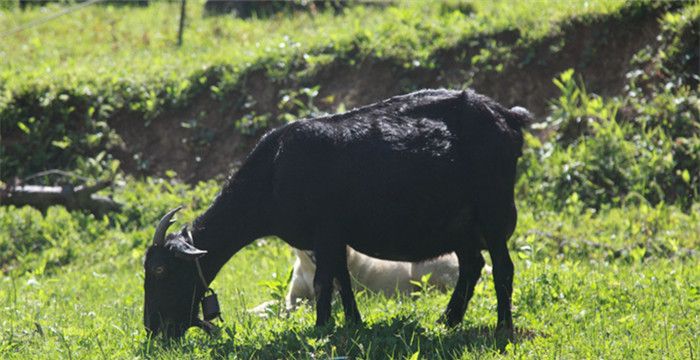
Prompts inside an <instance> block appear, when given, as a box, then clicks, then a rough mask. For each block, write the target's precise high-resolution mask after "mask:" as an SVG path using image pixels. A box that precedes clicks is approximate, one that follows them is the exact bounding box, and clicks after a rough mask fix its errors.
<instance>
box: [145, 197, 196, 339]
mask: <svg viewBox="0 0 700 360" xmlns="http://www.w3.org/2000/svg"><path fill="white" fill-rule="evenodd" d="M180 208H181V207H178V208H177V209H174V210H172V211H170V212H168V213H167V214H165V216H163V218H162V219H161V220H160V223H159V224H158V226H157V227H156V232H155V235H154V236H153V244H152V245H151V246H150V247H149V248H148V250H147V251H146V259H145V261H144V270H145V273H146V276H145V281H144V291H145V299H144V300H145V302H144V308H143V322H144V325H145V326H146V329H147V330H148V331H149V332H150V333H151V334H153V335H156V334H158V333H160V332H162V333H163V334H165V336H167V337H180V336H182V335H183V334H184V333H185V331H187V329H188V328H190V327H192V326H202V320H200V319H199V318H198V313H199V310H198V304H199V300H200V298H201V297H202V295H203V294H204V291H205V288H204V284H202V280H200V279H199V278H198V274H197V268H196V265H195V259H197V258H199V257H201V256H203V255H204V254H206V253H207V252H206V251H204V250H200V249H197V248H195V247H194V245H193V244H192V235H191V234H190V232H189V231H188V230H187V229H186V228H183V229H182V230H181V231H180V232H177V233H171V234H168V235H167V236H166V232H167V230H168V227H170V225H172V223H173V222H174V221H172V218H173V215H175V213H176V212H177V211H178V210H180Z"/></svg>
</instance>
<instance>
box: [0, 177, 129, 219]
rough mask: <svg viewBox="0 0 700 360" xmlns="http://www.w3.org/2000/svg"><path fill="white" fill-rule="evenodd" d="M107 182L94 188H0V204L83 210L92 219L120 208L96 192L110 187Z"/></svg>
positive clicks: (82, 186) (93, 186) (98, 183)
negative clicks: (91, 216) (61, 206)
mask: <svg viewBox="0 0 700 360" xmlns="http://www.w3.org/2000/svg"><path fill="white" fill-rule="evenodd" d="M111 183H112V182H111V181H110V180H105V181H98V182H97V183H96V184H94V185H79V186H73V185H65V186H41V185H21V186H10V187H7V188H0V204H2V205H15V206H25V205H29V206H31V207H34V208H36V209H39V210H40V211H42V212H45V211H46V209H48V207H49V206H52V205H63V206H65V207H66V208H67V209H68V210H87V211H89V212H91V213H92V214H94V215H95V216H102V215H104V214H106V213H108V212H111V211H119V210H121V207H122V205H121V204H119V203H118V202H116V201H114V200H112V199H110V198H108V197H105V196H99V195H95V193H96V192H98V191H100V190H102V189H104V188H106V187H108V186H109V185H111Z"/></svg>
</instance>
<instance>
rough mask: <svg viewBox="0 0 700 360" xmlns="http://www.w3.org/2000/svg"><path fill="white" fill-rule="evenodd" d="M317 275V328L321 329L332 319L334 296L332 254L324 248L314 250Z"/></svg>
mask: <svg viewBox="0 0 700 360" xmlns="http://www.w3.org/2000/svg"><path fill="white" fill-rule="evenodd" d="M314 256H315V257H316V273H315V274H314V294H315V295H316V326H317V327H321V326H324V325H326V324H328V322H329V321H330V319H331V298H332V296H333V262H332V259H331V256H332V253H331V252H329V251H328V250H327V249H324V248H323V247H320V248H317V249H315V250H314Z"/></svg>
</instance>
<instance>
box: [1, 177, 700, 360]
mask: <svg viewBox="0 0 700 360" xmlns="http://www.w3.org/2000/svg"><path fill="white" fill-rule="evenodd" d="M125 189H130V190H124V191H123V192H122V193H121V194H119V196H118V199H120V200H125V201H130V203H132V204H133V203H134V201H133V199H135V198H139V199H141V202H140V204H138V205H134V206H133V207H130V208H128V209H126V211H125V212H124V214H121V215H119V216H116V217H114V218H112V219H111V223H110V220H106V219H105V220H103V221H100V220H97V219H93V218H92V216H84V215H79V214H69V213H67V212H66V211H65V210H63V209H60V208H52V209H50V211H49V212H48V214H47V215H46V216H45V217H42V216H41V214H39V213H38V212H37V211H35V210H32V209H26V208H25V209H21V210H17V209H12V208H1V209H0V218H1V219H3V220H2V221H3V222H4V223H3V228H4V229H6V230H5V234H7V233H8V232H9V233H10V234H13V233H15V232H16V233H21V234H22V235H23V236H26V237H28V239H23V240H26V241H27V242H29V241H31V240H32V239H31V238H32V237H33V238H35V239H36V240H37V242H38V239H43V240H44V241H49V240H53V241H55V242H61V241H65V242H64V243H63V244H62V245H59V244H46V243H41V242H39V243H38V244H37V243H34V245H33V246H34V248H33V249H31V250H25V251H24V252H23V251H22V250H19V249H15V251H14V252H13V254H15V255H19V256H21V261H19V262H18V266H21V267H23V268H24V270H25V271H24V272H22V271H19V270H20V269H19V268H16V269H5V270H9V271H8V272H9V273H8V274H7V275H6V276H4V277H3V279H2V281H1V282H0V299H2V302H3V304H4V305H3V306H2V307H0V319H1V320H0V325H1V326H2V330H1V331H0V354H2V356H3V357H5V358H17V359H26V358H59V357H60V358H95V357H108V358H113V357H114V358H147V357H158V358H161V357H163V358H173V359H175V358H182V357H194V358H206V357H229V358H246V359H247V358H251V357H252V358H300V359H301V358H309V357H315V358H326V357H329V356H351V357H352V358H368V359H372V358H385V357H387V358H397V359H402V358H408V357H411V356H413V355H414V354H416V353H419V354H420V355H419V357H420V358H428V359H435V358H453V357H457V358H477V357H478V358H484V357H485V358H500V357H507V358H531V357H544V358H551V357H563V358H592V357H595V358H678V359H687V358H691V357H693V356H695V357H697V354H698V349H700V338H698V333H699V331H700V328H698V327H699V324H700V287H699V286H698V284H700V267H698V266H697V254H695V255H693V254H691V251H690V249H697V248H698V247H699V246H700V217H699V214H700V211H699V210H700V208H697V207H696V208H695V209H693V211H691V212H690V213H689V214H686V213H683V212H681V211H680V210H679V209H678V208H676V207H673V206H665V205H660V206H656V207H653V206H650V205H646V204H642V205H630V206H628V207H623V208H614V209H608V210H602V211H600V212H598V213H593V212H591V211H583V212H582V211H580V209H578V208H577V205H575V204H572V205H570V206H569V208H567V209H565V210H564V211H562V212H553V211H547V210H543V209H532V208H528V207H527V206H525V205H524V204H522V203H521V205H520V208H521V216H520V221H519V225H518V228H517V231H516V234H515V235H514V237H513V239H512V240H511V243H510V247H511V249H512V255H513V258H514V261H515V267H516V277H515V293H514V304H515V311H514V318H515V325H516V328H517V341H516V342H515V343H514V344H509V345H507V346H506V345H505V344H500V343H498V342H497V341H496V339H495V338H493V337H492V332H493V326H494V324H495V315H496V312H495V306H496V297H495V294H494V291H493V284H492V281H491V276H490V275H484V276H483V278H482V281H481V282H480V283H479V285H478V286H477V288H476V291H475V296H474V299H473V300H472V303H471V306H470V309H469V311H468V313H467V316H466V319H465V321H464V323H463V325H461V326H460V327H459V328H458V329H456V330H450V329H447V328H445V327H443V326H442V325H436V320H437V317H438V316H439V314H440V313H441V312H442V310H443V309H444V306H445V305H446V303H447V300H448V295H447V294H442V293H439V292H437V291H436V290H433V289H429V288H427V289H425V290H423V291H420V292H419V293H418V294H416V296H415V297H414V298H408V297H405V298H399V299H384V298H383V297H382V296H380V295H373V294H368V293H365V292H363V293H361V294H360V295H359V296H358V302H359V305H360V310H361V312H362V314H363V316H364V321H365V323H364V326H363V327H351V326H344V325H343V323H344V322H343V319H342V311H340V307H339V304H336V305H335V316H336V327H335V328H333V329H326V330H323V331H319V330H316V329H315V328H314V327H313V322H314V312H313V310H312V308H311V307H309V306H303V307H301V308H300V309H299V310H298V311H296V312H294V313H292V314H291V315H289V316H283V315H280V316H276V315H272V316H271V317H270V318H268V319H260V318H258V317H256V316H254V315H251V314H248V313H246V309H249V308H252V307H253V306H255V305H257V304H258V303H260V302H262V301H266V300H269V299H274V298H279V296H280V295H281V294H282V293H283V292H284V285H285V284H286V281H287V280H288V276H289V271H290V268H291V264H292V260H293V258H292V253H291V251H290V249H289V247H288V246H286V245H285V244H284V243H282V242H281V241H279V240H277V239H265V240H260V241H259V242H257V243H255V244H254V245H251V246H249V247H248V248H246V249H244V250H243V251H242V252H240V253H239V254H237V255H236V256H234V258H233V259H232V260H231V261H230V262H229V264H227V265H226V267H225V268H224V270H223V271H222V273H221V274H220V276H219V277H218V278H217V280H216V281H215V282H214V284H213V287H214V288H215V289H216V290H217V291H218V293H219V296H220V298H221V300H222V306H223V310H224V318H225V322H224V323H223V329H222V333H221V334H220V336H218V337H214V338H210V337H208V336H207V335H206V334H204V333H203V332H201V331H200V330H198V329H192V330H190V331H189V332H188V333H187V335H186V337H185V338H184V339H183V340H181V341H179V342H175V343H166V342H162V341H159V340H155V341H154V340H148V339H147V338H146V335H145V332H144V330H143V326H142V320H141V316H142V301H143V300H142V298H143V290H142V281H143V275H142V269H141V262H142V258H143V248H144V246H146V245H147V244H148V243H149V242H150V237H151V228H150V226H149V225H150V224H152V223H154V222H155V221H157V218H158V215H159V213H160V211H161V210H163V209H164V208H165V207H166V206H168V205H169V204H171V203H173V202H177V201H178V200H179V201H180V202H185V203H188V204H193V205H192V207H189V208H188V209H187V211H186V212H185V214H184V215H183V218H182V219H181V223H184V222H186V221H188V220H190V219H191V218H192V217H193V216H194V214H196V213H198V212H200V211H201V210H202V209H203V208H204V207H205V206H206V204H207V202H208V201H209V198H210V197H211V196H213V194H214V192H215V191H216V189H217V185H216V184H213V183H203V184H201V185H199V186H198V187H197V188H196V189H188V188H187V187H186V186H184V185H174V186H173V185H170V184H168V183H167V182H160V181H152V182H151V183H150V184H144V183H142V182H139V183H132V182H130V183H129V184H128V186H127V187H125ZM159 193H160V194H162V196H156V195H154V194H159ZM183 197H184V199H183ZM138 209H144V210H138ZM4 236H7V235H4ZM10 236H12V235H10ZM591 244H599V246H598V245H591ZM27 246H29V245H27ZM42 247H43V248H42ZM40 249H41V250H40ZM56 252H64V254H63V255H61V254H56ZM37 254H38V255H39V257H38V258H37V257H33V255H37ZM5 260H6V259H5ZM5 260H4V261H5ZM504 346H505V347H504Z"/></svg>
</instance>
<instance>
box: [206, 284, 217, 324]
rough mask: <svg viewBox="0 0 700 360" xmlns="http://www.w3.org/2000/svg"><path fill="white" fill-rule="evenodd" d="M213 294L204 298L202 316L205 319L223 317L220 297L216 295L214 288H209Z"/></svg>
mask: <svg viewBox="0 0 700 360" xmlns="http://www.w3.org/2000/svg"><path fill="white" fill-rule="evenodd" d="M209 291H210V292H211V294H209V295H207V296H205V297H204V298H203V299H202V316H203V317H204V320H206V321H209V320H213V319H216V318H217V317H218V318H220V317H221V308H220V307H219V299H218V298H217V297H216V293H215V292H214V290H212V289H209Z"/></svg>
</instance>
